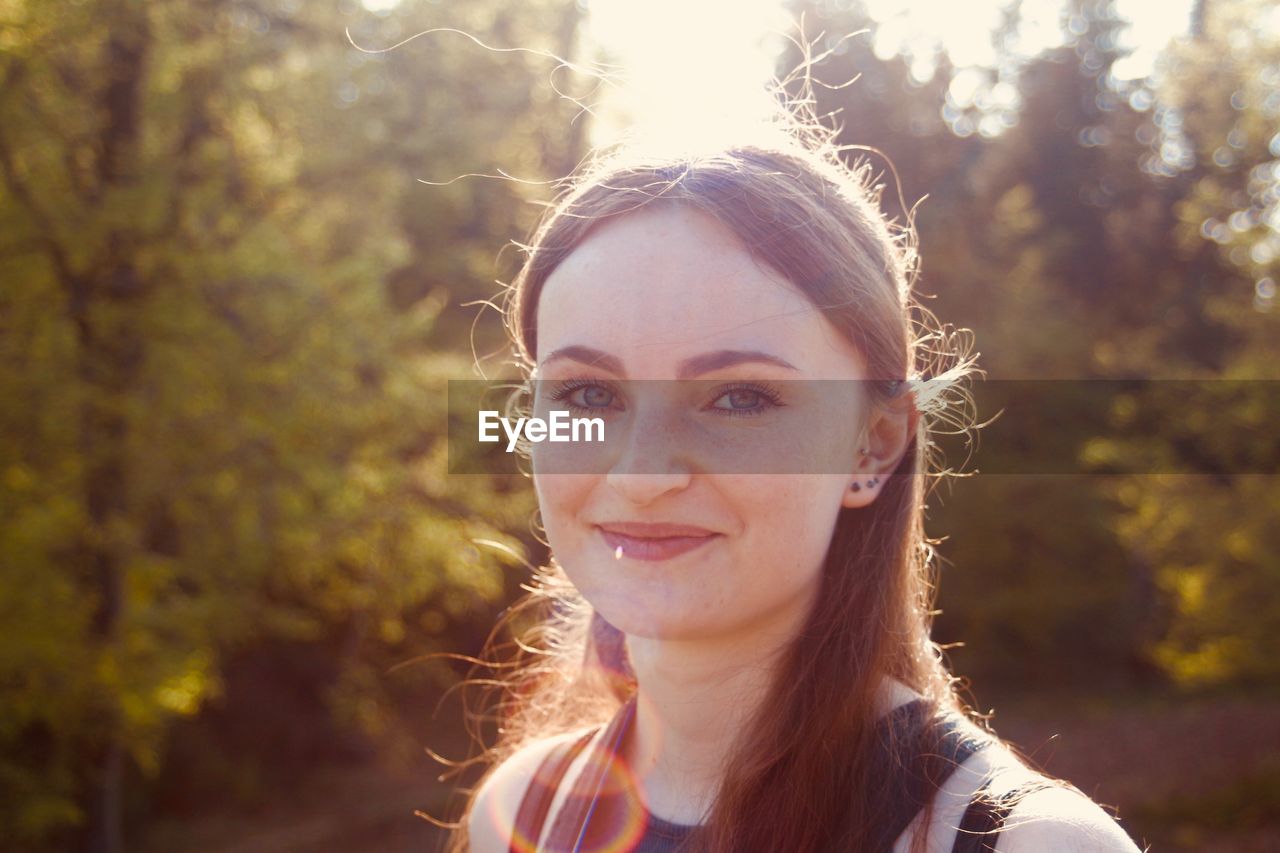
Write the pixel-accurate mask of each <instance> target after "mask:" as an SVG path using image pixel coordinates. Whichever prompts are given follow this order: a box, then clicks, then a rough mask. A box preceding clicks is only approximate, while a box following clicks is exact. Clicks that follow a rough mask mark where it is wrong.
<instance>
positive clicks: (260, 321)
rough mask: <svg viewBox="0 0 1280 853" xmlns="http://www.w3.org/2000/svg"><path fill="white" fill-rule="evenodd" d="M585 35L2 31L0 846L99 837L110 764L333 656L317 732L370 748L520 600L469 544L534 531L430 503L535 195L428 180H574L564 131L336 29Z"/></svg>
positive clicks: (438, 499) (497, 568) (50, 27)
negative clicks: (365, 735)
mask: <svg viewBox="0 0 1280 853" xmlns="http://www.w3.org/2000/svg"><path fill="white" fill-rule="evenodd" d="M578 14H579V13H578V11H577V9H576V7H575V6H574V5H573V4H572V3H561V2H556V1H555V0H546V2H535V3H529V4H524V5H523V6H522V7H521V8H520V9H519V10H510V9H504V8H503V4H499V3H497V2H482V3H474V4H468V5H467V7H466V9H465V10H457V9H455V10H450V11H449V12H446V11H445V10H442V9H440V8H437V7H434V6H432V5H431V4H428V3H405V4H402V6H401V8H400V9H399V10H398V13H397V15H396V17H395V18H394V19H391V18H380V17H377V16H374V15H372V14H369V13H366V12H364V11H363V10H362V9H359V8H358V7H356V6H355V5H354V4H343V5H340V4H305V6H304V4H300V3H295V2H285V0H282V2H268V3H262V4H254V3H232V4H224V3H197V4H194V5H192V4H176V3H145V4H144V3H141V2H137V0H101V2H82V3H78V4H68V5H65V6H60V7H57V8H54V7H52V6H49V5H48V4H43V3H34V2H31V3H27V2H16V0H15V2H6V3H4V4H0V165H2V166H3V172H0V187H3V192H2V194H0V235H3V236H2V237H0V258H3V264H4V284H3V288H2V289H0V318H3V319H2V320H0V323H2V324H3V329H4V334H3V335H2V336H0V351H2V352H0V354H2V355H3V357H4V358H3V364H2V365H0V399H2V400H3V405H0V507H2V508H3V511H0V565H3V567H4V579H3V583H0V636H3V637H4V638H5V639H4V642H3V643H2V644H0V685H3V687H2V688H0V690H2V693H0V754H2V755H3V757H2V758H0V803H2V804H3V805H0V823H2V824H4V825H5V826H6V827H8V828H10V832H11V835H12V841H13V843H14V844H19V845H35V844H39V843H41V842H42V840H48V839H50V838H52V837H54V836H55V835H56V834H57V833H58V832H59V831H61V830H62V829H64V828H65V827H67V826H69V825H72V824H75V823H83V822H84V821H85V820H86V819H89V818H90V817H91V815H92V811H91V809H89V808H88V806H89V804H91V803H92V802H93V800H94V799H95V798H97V797H100V796H101V795H102V794H103V792H104V791H106V792H109V791H110V790H111V789H112V788H113V787H115V788H118V786H119V785H120V784H121V781H120V780H121V777H120V774H119V771H118V770H114V771H113V770H112V769H111V768H112V767H113V762H112V758H111V756H112V755H113V754H119V753H123V754H124V755H125V756H127V758H128V759H129V760H130V761H131V763H132V764H133V765H134V766H136V767H138V768H139V769H140V770H141V771H143V772H144V773H147V774H154V773H155V772H157V771H158V770H159V769H160V768H161V766H162V765H163V762H164V760H165V737H166V732H167V731H168V728H169V724H170V722H171V721H172V720H173V719H175V718H177V717H185V716H191V715H194V714H196V713H197V712H199V711H200V710H201V709H202V707H204V706H205V705H206V704H207V703H208V702H209V701H211V700H216V699H218V697H219V696H220V694H221V692H222V665H223V662H224V660H226V659H227V657H228V656H229V655H230V654H232V653H234V652H237V651H238V650H243V649H246V648H252V647H253V646H254V644H255V643H261V642H264V641H266V640H269V639H273V638H274V639H276V640H281V639H292V640H301V641H307V642H330V641H331V640H332V639H333V638H335V637H336V638H338V639H339V640H340V643H339V644H338V647H339V648H340V650H341V652H340V661H339V664H340V670H339V676H338V678H337V680H336V681H335V683H334V684H333V685H332V686H331V688H332V689H331V700H330V705H331V707H332V709H333V711H334V714H335V715H336V718H338V719H340V720H341V721H343V722H344V723H345V724H346V725H349V726H352V727H355V728H358V729H361V730H364V731H367V732H369V733H371V734H375V735H376V734H387V733H388V731H389V729H393V728H394V727H395V726H396V725H398V723H396V720H395V716H396V715H395V714H394V713H393V710H394V707H395V699H396V698H397V697H396V695H395V685H394V683H392V682H389V681H388V676H387V670H388V668H389V667H390V666H391V665H392V664H395V663H400V662H404V661H407V660H410V659H412V658H415V657H418V656H421V655H422V654H425V653H429V652H432V651H438V650H440V649H441V648H452V643H448V644H442V643H441V642H440V635H441V634H442V633H443V632H445V631H447V630H450V626H454V627H455V628H456V627H457V626H467V625H470V624H471V622H473V621H476V622H482V623H483V622H488V621H489V620H490V619H491V615H492V613H491V611H492V608H493V607H495V606H497V604H498V603H499V602H500V601H501V600H502V599H503V598H504V597H505V596H506V595H508V594H509V592H510V590H511V588H512V587H513V586H514V583H516V582H517V581H518V578H511V577H508V574H509V573H508V572H507V570H506V569H507V567H506V566H505V565H504V563H507V562H509V560H508V559H507V558H505V557H502V558H501V559H496V558H495V553H496V552H493V551H492V550H491V549H490V550H485V551H482V550H481V549H480V548H478V547H476V546H475V545H474V544H473V540H476V539H482V540H490V541H494V542H497V543H500V544H502V545H503V546H505V547H509V548H510V549H511V550H512V552H513V553H515V554H517V555H518V554H520V553H522V552H523V551H524V548H525V547H526V543H527V542H528V541H529V536H530V534H529V530H528V522H529V518H530V514H531V511H532V501H531V497H530V495H529V493H528V491H527V490H524V489H518V490H515V491H513V490H512V489H511V484H510V483H507V482H505V481H502V480H498V479H487V478H483V477H469V478H468V477H453V478H451V477H447V476H446V465H447V455H446V448H445V445H444V440H443V434H444V427H443V425H444V423H445V418H446V413H445V410H444V409H445V400H446V395H445V393H444V387H445V381H446V380H447V379H448V378H450V377H465V376H468V375H470V367H471V360H470V358H469V356H468V355H464V354H463V353H464V352H465V349H464V348H465V345H466V343H467V341H468V339H469V333H470V319H471V317H472V315H473V314H474V309H472V310H469V311H462V310H460V308H459V303H460V302H465V301H467V300H468V299H472V298H474V297H476V296H477V295H480V294H484V295H489V294H490V293H491V292H492V290H493V286H492V279H493V277H494V272H495V270H494V268H493V260H492V259H493V256H494V254H495V251H496V249H497V247H498V246H499V245H500V240H499V239H498V238H497V237H496V236H495V235H504V236H515V235H517V234H519V233H521V232H523V231H525V230H527V228H528V227H529V225H530V223H531V221H532V217H533V215H534V214H535V213H536V209H535V208H534V206H532V205H529V204H527V203H525V202H526V201H528V200H530V199H532V198H534V197H536V196H537V195H538V193H539V192H540V188H537V187H535V188H533V189H529V188H527V187H523V186H520V185H517V184H515V183H513V182H503V183H501V184H499V185H488V186H478V185H477V184H476V183H462V184H457V185H454V186H450V187H445V188H435V187H430V186H427V185H424V184H422V183H420V182H418V181H417V180H416V179H417V178H429V179H432V180H445V181H447V180H448V179H450V178H452V177H454V176H456V175H459V174H463V173H467V172H492V171H494V166H495V165H501V166H504V167H506V168H508V169H514V170H515V171H521V170H523V171H524V172H525V173H526V174H527V175H529V176H531V177H535V178H536V177H541V176H550V177H556V176H559V175H560V174H562V173H563V172H564V171H565V169H566V164H567V163H572V162H575V161H576V159H577V157H578V156H579V152H577V150H576V147H577V146H578V145H580V143H579V141H578V140H577V138H576V134H577V133H578V130H577V128H576V127H575V126H574V125H573V124H572V123H571V121H570V120H571V119H572V117H573V111H572V109H570V106H569V105H568V103H567V102H565V101H560V100H557V99H556V96H555V95H554V92H552V91H551V89H550V87H549V86H548V84H547V82H546V75H547V74H548V73H549V72H550V70H551V67H552V66H551V65H550V64H548V63H545V62H542V63H541V64H539V62H538V61H535V60H533V59H529V58H527V57H520V56H516V57H512V56H509V55H505V54H490V53H488V52H486V51H484V50H482V49H481V48H479V47H477V46H476V45H474V44H472V43H471V42H469V41H467V40H466V39H464V38H462V37H461V36H458V35H450V34H447V33H445V34H437V35H435V36H433V37H429V38H426V39H422V40H419V41H417V42H414V43H410V44H409V45H406V46H405V47H403V48H400V49H398V50H396V51H393V52H390V53H374V54H369V53H363V52H361V51H359V50H357V49H355V48H353V47H351V46H350V45H349V44H347V43H346V40H345V36H344V29H345V28H346V27H348V26H349V27H351V30H352V36H353V38H355V39H356V40H357V41H358V42H360V43H361V44H362V46H365V47H371V48H373V47H384V46H389V45H390V44H393V43H394V42H395V41H397V40H398V38H399V37H400V36H401V35H403V30H404V29H405V28H410V27H420V28H422V29H426V28H429V27H432V26H454V27H459V28H462V29H465V30H467V31H468V32H470V33H472V34H475V35H476V36H477V37H479V38H482V39H483V40H485V41H487V42H491V43H495V44H499V45H501V44H502V43H503V42H510V41H512V40H513V39H512V35H513V33H518V34H519V38H520V41H521V43H522V44H523V45H525V46H532V47H543V48H551V49H558V50H560V52H568V49H569V48H571V47H572V41H571V39H572V36H573V33H574V31H575V26H576V22H577V18H578ZM447 15H452V17H447ZM533 42H541V43H540V44H533ZM495 319H496V318H494V317H492V316H491V317H489V318H488V319H487V320H486V322H485V323H484V324H482V325H481V326H480V327H479V330H478V332H477V340H478V342H479V343H480V344H482V345H483V344H485V343H486V342H492V341H493V340H495V339H496V338H497V334H496V332H497V329H496V323H495ZM429 672H430V673H431V677H432V678H436V679H441V678H448V677H450V675H449V670H448V669H447V668H441V667H439V666H436V667H434V668H431V669H430V670H429ZM394 734H396V732H394V731H391V732H390V735H394ZM114 766H116V767H118V766H119V765H118V763H117V764H116V765H114ZM104 771H105V772H104ZM98 819H100V818H94V820H95V821H96V820H98ZM87 831H88V832H91V833H96V832H99V831H100V826H93V825H91V826H88V827H87ZM116 841H117V843H118V840H116ZM107 843H112V842H111V841H108V842H107Z"/></svg>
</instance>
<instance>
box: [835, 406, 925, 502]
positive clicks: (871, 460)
mask: <svg viewBox="0 0 1280 853" xmlns="http://www.w3.org/2000/svg"><path fill="white" fill-rule="evenodd" d="M919 424H920V412H919V410H918V409H917V408H916V401H915V392H914V391H912V390H910V389H908V388H905V387H904V389H903V390H902V391H901V392H900V393H899V394H898V395H897V396H896V397H894V398H893V399H891V400H890V401H889V402H888V403H887V404H884V405H875V406H872V407H871V415H870V418H869V420H868V422H867V430H866V432H865V433H864V435H863V439H862V441H860V442H859V443H858V448H857V450H856V451H855V452H856V453H857V457H856V458H855V460H854V470H853V475H852V476H851V477H850V478H849V482H848V483H847V485H846V486H845V490H844V498H843V499H842V501H841V503H842V505H843V506H845V507H849V508H854V509H856V508H858V507H865V506H870V505H871V503H872V501H874V500H875V499H876V498H877V497H878V496H879V494H880V492H882V491H884V481H885V479H886V478H888V477H889V476H891V473H892V472H893V470H894V469H895V468H897V467H898V463H900V462H901V461H902V455H903V454H904V453H906V451H907V447H908V445H910V443H911V439H912V438H913V437H914V436H915V434H916V430H917V429H918V427H919Z"/></svg>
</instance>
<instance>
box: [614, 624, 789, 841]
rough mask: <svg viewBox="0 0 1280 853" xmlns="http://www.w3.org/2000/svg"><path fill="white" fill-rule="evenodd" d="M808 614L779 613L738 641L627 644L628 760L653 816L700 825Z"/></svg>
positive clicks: (631, 640)
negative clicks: (632, 683)
mask: <svg viewBox="0 0 1280 853" xmlns="http://www.w3.org/2000/svg"><path fill="white" fill-rule="evenodd" d="M804 612H805V611H804V609H803V608H796V609H795V611H793V612H785V611H782V612H777V613H775V614H773V618H771V620H770V622H769V624H766V625H759V624H757V625H755V626H753V629H752V630H751V631H747V632H742V633H739V634H734V635H732V636H722V637H713V638H701V639H682V640H664V639H651V638H646V637H635V636H629V637H628V638H627V649H628V654H629V656H630V658H631V666H632V669H633V670H634V671H635V674H636V681H637V684H638V692H637V696H638V701H637V704H636V716H635V719H634V721H633V723H632V727H631V732H630V735H629V737H628V738H627V743H626V744H625V746H624V750H625V753H624V754H625V757H626V761H627V763H628V766H629V767H630V768H631V770H632V773H633V774H634V779H635V780H636V783H637V785H638V786H639V788H640V793H641V796H643V798H644V801H645V804H646V806H647V807H648V809H649V811H651V812H652V813H654V814H656V815H657V816H659V817H661V818H663V819H665V820H669V821H673V822H675V823H686V824H694V823H699V822H701V820H702V818H703V816H704V815H705V813H706V811H707V809H708V808H709V806H710V804H711V802H712V801H713V799H714V798H715V794H716V791H717V789H718V788H719V783H720V779H721V776H722V774H723V772H724V763H725V760H726V758H727V757H728V755H729V752H730V750H731V749H732V748H733V746H734V745H735V743H736V742H737V739H738V737H739V736H740V735H741V734H742V731H743V729H744V727H745V725H746V724H747V722H748V721H749V720H750V718H751V716H752V714H753V713H754V712H755V710H756V709H757V708H758V707H759V703H760V702H761V701H762V700H763V699H764V696H765V694H766V693H767V692H768V690H769V688H770V685H771V683H772V678H773V673H774V671H775V669H776V667H777V665H778V662H779V660H780V659H781V658H782V657H783V655H784V653H785V651H786V649H787V647H788V645H789V644H790V641H791V639H792V638H793V637H794V636H795V635H796V632H798V631H799V629H800V625H801V622H802V616H803V613H804Z"/></svg>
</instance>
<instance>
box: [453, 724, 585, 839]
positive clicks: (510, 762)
mask: <svg viewBox="0 0 1280 853" xmlns="http://www.w3.org/2000/svg"><path fill="white" fill-rule="evenodd" d="M597 732H598V727H584V728H581V729H576V730H574V731H570V732H564V733H562V734H558V735H552V736H550V737H545V738H539V739H538V740H535V741H533V742H532V743H528V744H526V745H524V746H522V747H521V748H520V749H518V750H516V751H515V752H514V753H512V754H511V755H510V756H508V757H507V758H506V759H505V760H503V761H502V762H501V763H500V764H498V765H497V766H496V767H494V768H493V769H492V770H491V771H490V772H489V774H488V775H487V776H485V778H484V779H483V780H482V781H481V783H480V787H479V789H478V790H477V791H476V795H475V799H474V801H473V802H472V805H471V812H470V814H469V816H468V818H467V837H468V840H469V844H470V847H469V849H470V850H471V851H473V853H500V851H501V853H505V851H507V850H508V849H510V844H511V837H512V834H513V833H514V831H515V825H516V815H517V813H518V812H519V810H520V803H521V801H522V800H523V799H524V795H525V792H526V791H527V790H528V789H529V784H530V782H532V781H533V778H534V775H535V774H536V773H537V772H538V768H539V767H541V766H542V765H543V763H544V761H546V759H547V758H548V757H550V756H551V755H552V754H553V753H555V752H557V751H558V752H559V753H560V754H561V755H562V756H564V757H566V758H569V757H571V752H570V751H569V750H570V748H571V747H572V746H573V745H575V744H577V743H580V742H582V741H583V740H585V739H586V738H587V737H588V736H590V735H594V734H596V733H597ZM575 763H576V762H575ZM560 787H561V788H562V787H563V786H560ZM552 793H554V792H552Z"/></svg>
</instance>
